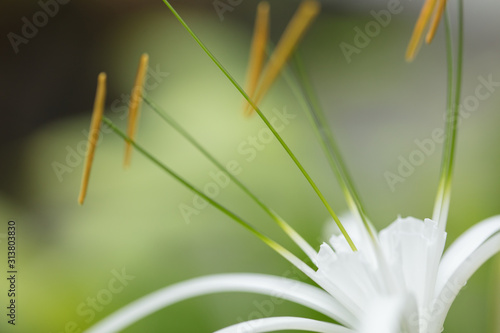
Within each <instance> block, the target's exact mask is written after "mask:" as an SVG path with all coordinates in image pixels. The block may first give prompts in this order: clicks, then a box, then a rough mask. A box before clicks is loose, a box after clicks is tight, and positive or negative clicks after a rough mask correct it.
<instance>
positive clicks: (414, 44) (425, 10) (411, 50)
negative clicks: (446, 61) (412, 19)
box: [406, 0, 437, 61]
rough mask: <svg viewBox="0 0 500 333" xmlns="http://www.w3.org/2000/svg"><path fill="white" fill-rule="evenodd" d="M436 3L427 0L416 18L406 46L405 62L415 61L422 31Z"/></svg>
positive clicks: (433, 0) (435, 0)
mask: <svg viewBox="0 0 500 333" xmlns="http://www.w3.org/2000/svg"><path fill="white" fill-rule="evenodd" d="M436 3H437V0H427V1H426V2H425V3H424V6H423V7H422V11H421V12H420V16H419V17H418V20H417V23H416V24H415V28H414V29H413V34H412V36H411V39H410V43H409V44H408V48H407V50H406V61H413V59H415V56H416V54H417V51H418V48H419V47H420V44H421V42H422V36H423V34H424V30H425V28H426V27H427V25H428V23H429V21H430V19H431V15H432V13H433V12H434V8H435V7H436Z"/></svg>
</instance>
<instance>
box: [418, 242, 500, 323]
mask: <svg viewBox="0 0 500 333" xmlns="http://www.w3.org/2000/svg"><path fill="white" fill-rule="evenodd" d="M498 252H500V233H497V234H496V235H495V236H493V237H491V238H489V239H488V240H487V241H486V242H484V243H483V244H481V245H480V246H479V247H478V248H477V249H476V250H475V251H474V252H473V253H472V254H471V255H470V256H468V257H467V258H466V259H465V260H463V261H462V262H461V264H460V266H458V267H457V268H456V269H455V270H454V272H453V274H452V275H451V276H450V277H449V279H448V280H447V281H446V283H445V285H444V286H443V287H442V288H441V290H440V292H439V294H438V295H437V297H436V299H435V300H434V303H433V305H432V307H431V308H430V310H429V311H430V314H431V315H432V317H431V318H432V322H431V323H430V325H431V330H430V332H441V329H442V327H443V324H444V320H445V318H446V315H447V314H448V311H449V309H450V307H451V304H452V303H453V301H454V300H455V298H456V297H457V295H458V292H459V291H460V289H462V287H463V286H464V285H465V283H466V282H467V280H468V279H469V278H470V277H471V276H472V274H474V273H475V272H476V271H477V269H478V268H479V267H481V265H483V264H484V263H485V262H486V261H487V260H488V259H490V258H491V257H492V256H494V255H495V254H497V253H498ZM424 318H425V317H424Z"/></svg>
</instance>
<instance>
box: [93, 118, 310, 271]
mask: <svg viewBox="0 0 500 333" xmlns="http://www.w3.org/2000/svg"><path fill="white" fill-rule="evenodd" d="M102 121H103V122H104V123H106V125H108V126H109V128H111V130H112V131H113V132H115V134H117V135H118V136H120V137H121V138H122V139H123V140H125V142H128V143H130V144H131V145H132V146H133V147H134V148H135V149H136V150H137V151H138V152H139V153H141V154H142V155H143V156H144V157H146V158H147V159H148V160H150V161H151V162H152V163H153V164H155V165H156V166H158V167H159V168H160V169H162V170H163V171H165V172H167V173H168V174H169V175H170V176H172V177H173V178H174V179H176V180H177V181H178V182H180V183H181V184H182V185H184V186H185V187H187V188H188V189H189V190H191V191H192V192H194V193H196V194H197V195H199V196H200V197H201V198H202V199H204V200H206V201H207V202H208V203H210V204H211V205H212V206H214V207H215V208H217V209H218V210H220V211H221V212H222V213H224V214H225V215H227V216H228V217H230V218H231V219H232V220H234V221H235V222H237V223H239V224H240V225H241V226H243V227H244V228H245V229H247V230H248V231H250V232H251V233H252V234H253V235H255V236H257V238H259V239H260V240H261V241H263V242H264V243H266V244H267V245H268V246H269V247H271V248H272V249H273V250H275V251H276V252H278V254H280V255H281V256H283V257H284V258H285V259H287V260H288V261H290V262H291V263H292V264H293V265H295V266H296V267H298V268H299V269H301V270H303V272H304V273H306V274H308V272H310V269H311V268H310V267H309V266H307V265H306V264H305V263H304V262H303V261H302V260H300V259H299V258H297V257H296V256H295V255H293V254H292V253H291V252H290V251H288V250H287V249H285V248H284V247H283V246H281V245H280V244H278V243H276V242H275V241H274V240H272V239H271V238H269V237H267V236H266V235H264V234H263V233H261V232H260V231H258V230H257V229H256V228H255V227H253V226H252V225H251V224H250V223H248V222H246V221H245V220H244V219H243V218H241V217H239V216H238V215H236V214H235V213H233V212H232V211H231V210H229V209H228V208H226V207H224V206H223V205H221V204H220V203H218V202H217V201H215V200H213V199H212V198H210V197H209V196H207V195H206V194H205V193H203V192H202V191H200V190H198V189H197V188H196V187H194V186H193V185H192V184H191V183H189V182H188V181H186V180H185V179H184V178H182V177H181V176H180V175H178V174H177V173H175V172H174V171H173V170H172V169H170V168H169V167H168V166H166V165H165V164H163V163H162V162H160V161H159V160H158V159H157V158H155V157H154V156H153V155H151V154H150V153H149V152H148V151H146V150H145V149H144V148H142V147H141V146H140V145H138V144H137V143H135V141H133V140H132V139H130V137H128V136H127V135H126V134H125V133H124V132H123V131H121V130H120V129H119V128H118V127H116V126H115V124H114V123H113V122H112V121H111V120H110V119H108V118H107V117H103V119H102ZM308 275H309V274H308Z"/></svg>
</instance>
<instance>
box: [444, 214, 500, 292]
mask: <svg viewBox="0 0 500 333" xmlns="http://www.w3.org/2000/svg"><path fill="white" fill-rule="evenodd" d="M499 231H500V215H497V216H493V217H490V218H488V219H486V220H483V221H481V222H479V223H477V224H476V225H474V226H473V227H471V228H470V229H469V230H467V231H466V232H465V233H463V234H462V235H461V236H460V237H458V238H457V239H456V240H455V242H453V244H451V246H450V247H449V248H448V250H446V252H445V253H444V255H443V259H442V260H441V264H440V265H439V273H438V277H437V283H436V295H437V294H438V293H440V292H441V290H442V289H443V287H444V285H445V284H446V283H447V282H448V281H449V279H450V277H451V276H452V274H453V273H454V272H455V271H456V270H457V269H458V267H460V265H462V263H463V262H464V261H465V260H467V258H468V257H469V256H470V255H471V254H472V253H473V252H474V251H476V249H477V248H478V247H479V246H481V244H482V243H484V242H485V241H486V240H487V239H488V238H490V237H491V236H493V235H494V234H495V233H498V232H499Z"/></svg>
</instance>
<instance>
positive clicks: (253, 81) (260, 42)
mask: <svg viewBox="0 0 500 333" xmlns="http://www.w3.org/2000/svg"><path fill="white" fill-rule="evenodd" d="M269 12H270V7H269V3H268V2H265V1H263V2H261V3H259V6H258V7H257V17H256V19H255V28H254V34H253V40H252V47H251V50H250V60H249V63H248V72H247V83H246V89H245V91H246V93H247V95H248V96H250V98H253V95H254V93H255V89H257V83H258V82H259V78H260V76H261V74H262V68H263V67H264V59H265V55H266V46H267V41H268V39H269ZM249 106H250V105H249V104H248V101H247V100H245V101H244V103H243V111H245V112H244V113H245V115H250V114H251V110H252V109H251V108H250V107H249Z"/></svg>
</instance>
